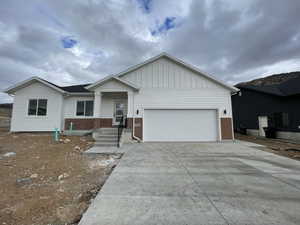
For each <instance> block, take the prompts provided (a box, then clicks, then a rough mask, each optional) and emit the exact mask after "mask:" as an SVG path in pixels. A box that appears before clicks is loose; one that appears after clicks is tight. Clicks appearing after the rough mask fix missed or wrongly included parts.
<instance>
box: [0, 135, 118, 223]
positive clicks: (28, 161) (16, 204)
mask: <svg viewBox="0 0 300 225" xmlns="http://www.w3.org/2000/svg"><path fill="white" fill-rule="evenodd" d="M92 144H93V142H92V140H91V138H90V137H61V140H60V142H59V143H56V142H54V140H53V138H52V136H51V135H49V134H9V133H8V132H5V131H3V130H2V131H0V186H1V188H0V224H1V225H4V224H6V225H14V224H18V225H29V224H30V225H33V224H36V225H43V224H53V225H60V224H76V223H77V222H78V221H79V220H80V218H81V215H82V214H83V212H85V210H86V209H87V207H88V205H89V204H90V201H91V200H92V199H93V198H94V197H95V195H96V194H97V192H98V191H99V190H100V188H101V186H102V185H103V183H104V182H105V180H106V178H107V177H108V176H109V174H110V173H111V171H112V169H113V168H114V166H115V165H116V163H117V162H118V160H119V159H120V157H121V155H101V156H97V157H93V158H92V157H91V156H86V155H84V154H82V152H83V151H84V150H86V149H87V148H89V147H90V146H91V145H92Z"/></svg>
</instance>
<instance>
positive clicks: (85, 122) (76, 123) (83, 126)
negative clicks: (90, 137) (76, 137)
mask: <svg viewBox="0 0 300 225" xmlns="http://www.w3.org/2000/svg"><path fill="white" fill-rule="evenodd" d="M71 122H73V130H92V129H95V128H102V127H103V128H104V127H108V128H109V127H112V118H96V119H95V118H90V119H89V118H87V119H77V118H68V119H65V130H68V129H69V128H70V124H71Z"/></svg>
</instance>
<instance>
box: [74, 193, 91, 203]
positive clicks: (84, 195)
mask: <svg viewBox="0 0 300 225" xmlns="http://www.w3.org/2000/svg"><path fill="white" fill-rule="evenodd" d="M93 197H94V194H93V192H91V191H86V192H84V193H80V194H79V195H78V196H77V197H76V200H77V202H78V203H80V202H89V201H90V200H91V199H92V198H93Z"/></svg>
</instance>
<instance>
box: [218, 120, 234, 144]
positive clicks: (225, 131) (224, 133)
mask: <svg viewBox="0 0 300 225" xmlns="http://www.w3.org/2000/svg"><path fill="white" fill-rule="evenodd" d="M231 120H232V119H231V118H221V137H222V140H232V139H233V134H232V122H231Z"/></svg>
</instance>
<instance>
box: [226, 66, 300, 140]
mask: <svg viewBox="0 0 300 225" xmlns="http://www.w3.org/2000/svg"><path fill="white" fill-rule="evenodd" d="M236 87H238V88H239V89H240V92H239V93H238V94H236V95H234V96H232V107H233V118H234V128H235V130H236V131H241V130H243V129H246V130H247V133H248V134H252V135H256V136H265V131H264V129H263V128H264V127H271V128H274V129H275V130H276V136H277V137H278V138H284V139H298V140H300V72H293V73H288V74H279V75H273V76H271V77H267V78H263V79H259V80H255V81H252V82H250V83H242V84H239V85H237V86H236Z"/></svg>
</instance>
